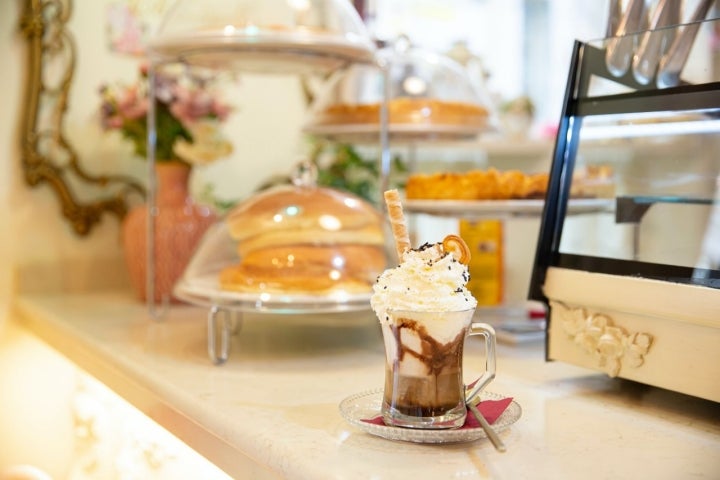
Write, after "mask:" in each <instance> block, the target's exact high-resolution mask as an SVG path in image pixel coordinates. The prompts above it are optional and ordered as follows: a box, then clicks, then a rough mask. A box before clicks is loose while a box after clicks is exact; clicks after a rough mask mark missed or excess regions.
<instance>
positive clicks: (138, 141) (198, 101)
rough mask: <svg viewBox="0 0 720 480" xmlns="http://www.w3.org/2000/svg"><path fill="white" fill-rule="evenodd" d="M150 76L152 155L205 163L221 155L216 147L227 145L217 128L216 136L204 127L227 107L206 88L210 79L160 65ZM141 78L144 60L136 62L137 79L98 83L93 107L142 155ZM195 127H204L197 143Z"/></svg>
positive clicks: (144, 105)
mask: <svg viewBox="0 0 720 480" xmlns="http://www.w3.org/2000/svg"><path fill="white" fill-rule="evenodd" d="M184 73H187V72H184ZM154 78H155V90H154V91H155V98H156V104H157V108H156V110H155V114H156V124H155V125H156V128H157V132H156V133H157V135H156V145H155V149H156V151H155V153H156V156H155V158H156V159H157V158H160V159H164V160H173V159H174V160H178V159H180V160H181V161H186V162H192V161H193V160H194V159H195V158H202V163H207V161H209V160H210V159H211V157H214V156H223V155H224V154H223V153H222V152H228V151H229V149H228V148H227V147H228V145H224V144H223V143H222V142H223V140H222V139H221V137H220V136H219V133H218V134H217V136H213V135H211V134H210V133H208V130H210V131H212V130H217V128H216V122H215V121H222V120H225V119H226V118H227V116H228V115H229V114H230V111H231V108H230V106H228V105H227V104H225V103H224V102H222V101H221V100H220V99H219V98H218V96H217V94H216V92H214V91H213V90H212V89H211V88H210V83H211V81H212V79H209V78H202V77H199V76H196V77H193V76H189V77H182V78H181V77H180V76H178V75H176V74H174V73H172V72H170V73H169V72H168V71H165V70H163V71H157V72H156V74H155V76H154ZM147 81H148V66H147V64H143V65H141V66H140V78H139V81H138V83H136V84H134V85H131V86H124V85H121V86H115V87H110V86H107V85H103V86H101V88H100V91H99V92H100V96H101V98H102V103H101V105H100V110H99V113H100V123H101V125H102V127H103V128H104V129H106V130H119V131H120V132H121V133H122V135H123V137H124V138H126V139H128V140H130V141H132V142H133V143H134V145H135V152H136V153H137V154H138V155H140V156H145V155H146V151H145V149H146V143H147V142H146V140H147V113H148V108H149V106H150V103H149V102H150V101H149V99H148V84H147ZM208 121H212V122H211V123H209V124H207V125H205V126H204V127H203V128H202V129H199V125H200V124H203V123H204V122H208ZM199 131H202V132H204V133H203V137H204V138H205V140H203V141H200V140H199V139H198V143H199V144H198V145H194V144H195V142H196V139H195V134H196V132H199ZM218 131H219V130H218ZM208 138H213V139H214V140H213V142H208V141H207V139H208ZM178 143H181V144H182V145H183V147H182V148H181V149H180V150H176V148H175V147H176V145H177V144H178ZM200 144H202V145H200ZM209 145H212V148H210V147H209ZM218 146H222V148H218ZM230 150H231V149H230ZM180 152H186V153H187V152H190V153H189V154H188V155H189V156H192V157H193V158H184V157H183V155H182V153H180ZM198 152H201V154H200V153H198ZM190 154H191V155H190ZM225 154H226V153H225Z"/></svg>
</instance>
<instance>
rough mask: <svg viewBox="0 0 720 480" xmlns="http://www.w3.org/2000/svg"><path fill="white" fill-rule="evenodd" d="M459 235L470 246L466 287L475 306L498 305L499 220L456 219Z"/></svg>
mask: <svg viewBox="0 0 720 480" xmlns="http://www.w3.org/2000/svg"><path fill="white" fill-rule="evenodd" d="M460 236H461V237H462V238H463V240H465V242H466V243H467V244H468V247H470V253H471V255H470V263H469V264H468V268H469V270H470V281H469V282H468V290H470V291H471V292H472V294H473V295H474V296H475V298H476V299H477V301H478V306H495V305H501V304H502V303H503V300H504V288H503V287H504V263H505V260H504V254H503V222H502V221H501V220H480V221H469V220H461V221H460Z"/></svg>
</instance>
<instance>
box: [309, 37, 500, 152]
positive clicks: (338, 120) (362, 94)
mask: <svg viewBox="0 0 720 480" xmlns="http://www.w3.org/2000/svg"><path fill="white" fill-rule="evenodd" d="M376 57H377V65H370V64H359V63H357V64H354V65H352V66H351V67H350V68H348V69H345V70H339V71H337V72H335V73H334V74H333V75H332V76H331V77H330V79H329V80H328V81H327V83H326V84H325V86H324V88H323V90H322V92H321V93H320V94H319V95H318V96H317V98H316V100H315V101H314V102H313V105H312V107H311V111H310V114H309V116H308V122H307V125H306V126H305V132H306V133H308V134H313V135H316V136H320V137H324V138H329V139H333V140H337V141H345V142H350V143H356V142H360V143H367V142H375V141H376V140H377V138H378V132H379V129H380V121H381V117H380V115H381V107H382V106H383V103H384V101H385V99H386V98H387V115H388V132H389V135H390V138H391V139H392V140H393V142H398V141H402V142H417V141H423V140H432V141H434V140H446V141H456V140H468V139H474V138H475V137H477V136H478V135H479V134H480V133H481V132H483V131H486V130H487V129H488V128H490V126H491V124H492V121H493V118H492V115H491V111H490V104H491V102H490V101H489V98H488V96H487V94H486V92H484V91H483V90H482V89H481V88H480V87H479V86H478V85H476V84H475V83H473V82H472V81H471V79H470V77H469V75H468V74H467V72H466V71H465V69H464V67H462V65H460V64H459V63H457V62H455V61H454V60H452V59H451V58H449V57H446V56H444V55H440V54H437V53H434V52H431V51H429V50H425V49H422V48H419V47H416V46H413V45H412V44H411V43H410V41H409V40H408V39H407V38H406V37H402V36H401V37H399V38H398V39H396V40H395V41H394V42H392V43H390V44H389V45H388V46H386V47H384V48H382V49H380V50H378V52H377V55H376Z"/></svg>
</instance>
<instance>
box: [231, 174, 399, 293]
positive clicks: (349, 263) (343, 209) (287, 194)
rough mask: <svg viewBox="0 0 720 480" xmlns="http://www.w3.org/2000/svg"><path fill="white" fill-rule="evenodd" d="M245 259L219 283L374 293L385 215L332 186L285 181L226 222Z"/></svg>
mask: <svg viewBox="0 0 720 480" xmlns="http://www.w3.org/2000/svg"><path fill="white" fill-rule="evenodd" d="M225 221H226V223H227V227H228V230H229V232H230V236H231V237H232V238H233V239H234V240H235V241H236V242H237V251H238V254H239V256H240V263H239V264H236V265H233V266H230V267H226V268H225V269H224V270H223V271H222V272H221V274H220V285H221V287H222V288H223V289H226V290H235V291H243V292H276V293H287V292H290V293H310V294H317V293H322V292H329V291H336V290H343V291H347V292H362V291H368V292H369V291H370V290H371V288H372V284H373V283H374V281H375V279H376V277H377V275H379V274H380V273H381V272H382V271H383V270H384V269H385V267H386V262H387V256H386V253H385V236H384V233H383V227H382V216H381V214H380V212H379V211H377V210H376V209H375V208H374V207H372V206H371V205H370V204H368V203H367V202H365V201H364V200H362V199H361V198H359V197H356V196H354V195H350V194H347V193H344V192H339V191H337V190H333V189H329V188H318V187H295V186H289V185H288V186H282V187H275V188H273V189H270V190H267V191H264V192H262V193H260V194H259V195H256V196H255V197H253V198H252V199H250V200H249V201H247V202H244V203H243V204H241V205H239V206H238V207H236V208H235V209H234V210H232V211H231V212H230V213H229V214H228V215H227V217H226V219H225Z"/></svg>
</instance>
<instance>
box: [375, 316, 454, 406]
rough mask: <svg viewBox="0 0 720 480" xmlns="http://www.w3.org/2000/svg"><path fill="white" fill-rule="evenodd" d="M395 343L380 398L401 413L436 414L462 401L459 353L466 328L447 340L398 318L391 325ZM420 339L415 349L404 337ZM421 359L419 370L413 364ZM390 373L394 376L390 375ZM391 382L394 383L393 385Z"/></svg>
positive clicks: (413, 323)
mask: <svg viewBox="0 0 720 480" xmlns="http://www.w3.org/2000/svg"><path fill="white" fill-rule="evenodd" d="M390 330H391V332H392V335H393V336H394V337H395V341H396V342H397V345H398V356H397V358H394V359H393V361H392V363H388V364H387V365H386V370H387V371H386V372H385V390H384V398H383V401H384V402H385V403H386V404H388V405H390V406H392V408H394V409H396V410H397V411H398V412H400V413H402V414H403V415H409V416H414V417H437V416H441V415H445V414H447V413H448V412H450V411H452V410H453V409H455V408H457V406H458V403H464V393H465V392H464V391H463V389H462V388H459V386H461V385H462V384H463V379H462V354H463V344H464V340H465V336H466V335H467V329H463V330H462V331H461V332H459V333H458V334H457V335H456V336H455V338H453V339H452V340H450V341H449V342H448V343H441V342H438V341H437V340H435V339H434V338H433V337H432V336H431V335H430V334H429V333H428V331H427V328H426V327H425V326H424V325H422V324H421V323H419V322H418V321H416V320H413V319H411V318H398V319H397V322H396V323H395V324H394V325H392V326H391V327H390ZM408 335H409V336H410V338H413V337H415V336H417V338H418V339H419V340H420V345H421V350H420V351H415V350H414V349H413V348H412V347H411V346H410V345H409V343H413V342H412V341H411V342H407V343H406V342H405V341H404V339H403V337H406V338H408ZM416 362H420V363H421V364H422V365H423V368H422V371H420V372H418V371H417V369H416V368H415V367H414V366H412V365H411V364H412V363H416ZM393 372H397V376H396V377H393ZM393 383H394V385H393Z"/></svg>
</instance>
